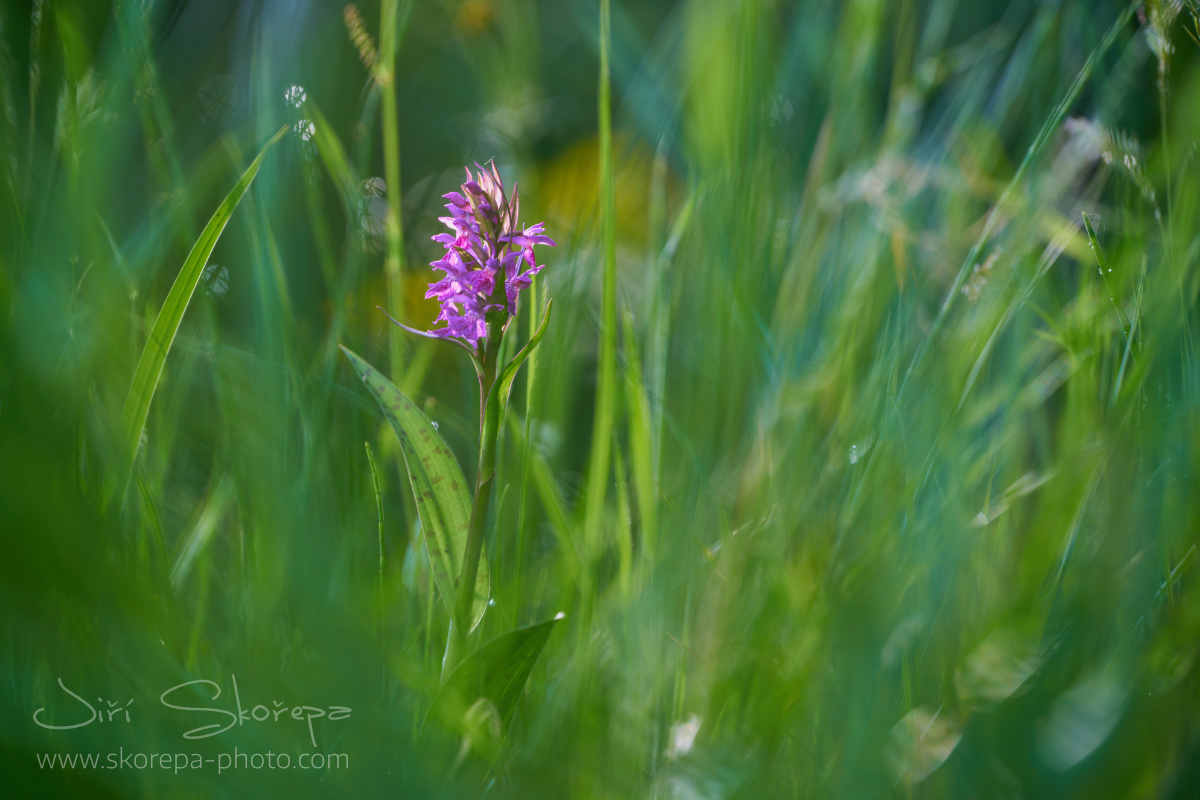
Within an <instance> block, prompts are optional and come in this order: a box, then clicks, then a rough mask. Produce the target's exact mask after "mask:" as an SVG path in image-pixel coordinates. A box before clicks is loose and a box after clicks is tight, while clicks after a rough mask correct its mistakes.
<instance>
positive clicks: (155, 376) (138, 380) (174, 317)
mask: <svg viewBox="0 0 1200 800" xmlns="http://www.w3.org/2000/svg"><path fill="white" fill-rule="evenodd" d="M287 130H288V126H286V125H285V126H283V127H282V128H280V129H279V132H278V133H276V134H275V135H274V136H273V137H271V140H270V141H269V142H267V143H266V145H264V146H263V149H262V150H261V151H259V154H258V157H257V158H255V159H254V161H253V162H252V163H251V164H250V166H249V167H248V168H247V169H246V171H245V172H243V173H242V177H241V178H239V179H238V182H237V183H236V184H235V185H234V187H233V189H232V190H230V192H229V194H228V195H226V197H225V199H224V200H223V201H221V205H220V206H218V207H217V210H216V211H215V212H214V213H213V215H212V218H211V219H209V221H208V224H207V225H205V226H204V230H203V231H202V232H201V233H200V238H199V239H197V240H196V243H195V244H194V245H192V251H191V252H190V253H188V256H187V259H186V260H184V262H183V268H182V269H180V270H179V275H178V276H177V277H176V278H175V283H174V284H172V285H171V291H170V292H169V293H168V294H167V299H166V302H164V303H163V307H162V309H161V310H160V311H159V312H158V319H156V320H155V321H154V328H153V330H151V331H150V338H149V339H148V340H146V347H145V348H144V349H143V350H142V357H141V358H140V359H139V360H138V365H137V371H136V372H135V373H134V375H133V384H132V385H131V386H130V387H129V396H128V397H126V398H125V408H124V410H123V411H122V412H121V430H122V434H123V440H124V443H125V446H126V455H127V458H128V460H129V466H130V469H132V467H133V459H134V456H135V455H136V454H137V449H138V444H139V442H140V441H141V438H142V429H143V428H145V426H146V417H147V416H148V415H149V413H150V401H151V400H153V399H154V391H155V389H157V388H158V382H159V379H160V378H161V377H162V370H163V365H164V364H165V363H166V360H167V353H169V352H170V350H171V344H172V343H173V342H174V341H175V334H176V332H177V331H178V330H179V323H180V322H181V321H182V320H183V312H185V311H186V310H187V307H188V303H189V302H190V301H191V299H192V294H193V293H194V292H195V291H196V285H197V284H198V283H199V282H200V276H201V275H202V274H204V267H205V266H206V265H207V264H208V257H209V256H210V255H211V254H212V251H213V247H214V246H215V245H216V243H217V239H219V238H221V232H222V231H224V230H225V225H226V223H228V222H229V218H230V217H231V216H232V215H233V210H234V209H235V208H237V204H238V202H239V201H240V200H241V199H242V196H243V195H244V194H246V190H247V189H249V188H250V184H251V182H253V180H254V176H256V175H257V174H258V169H259V167H260V166H262V161H263V156H265V155H266V154H267V151H268V150H269V149H271V145H273V144H275V143H276V142H278V141H279V139H280V137H282V136H283V134H284V133H286V132H287Z"/></svg>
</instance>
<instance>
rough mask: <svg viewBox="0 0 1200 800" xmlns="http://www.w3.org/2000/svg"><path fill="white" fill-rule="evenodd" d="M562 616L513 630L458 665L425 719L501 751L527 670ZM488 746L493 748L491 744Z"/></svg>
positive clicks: (522, 689)
mask: <svg viewBox="0 0 1200 800" xmlns="http://www.w3.org/2000/svg"><path fill="white" fill-rule="evenodd" d="M560 618H561V615H559V617H555V618H554V619H551V620H547V621H546V622H540V623H538V624H536V625H530V626H529V627H526V628H517V629H516V630H511V631H509V632H508V633H503V634H501V635H499V636H497V637H496V638H495V639H492V640H490V641H488V642H485V643H484V644H482V645H480V647H479V649H478V650H476V651H475V652H474V653H471V654H470V655H469V656H467V657H466V658H464V659H463V660H462V663H461V664H459V665H458V666H457V667H455V669H454V671H453V672H452V673H450V677H449V678H447V679H446V682H445V683H444V684H443V685H442V688H441V689H440V690H438V693H437V697H435V698H434V700H433V705H431V706H430V708H429V713H428V714H427V715H426V716H425V723H426V724H428V722H429V720H430V719H431V718H436V719H439V720H441V721H442V723H443V724H445V725H446V726H447V727H448V728H450V729H452V730H455V731H457V732H460V733H463V734H464V735H466V736H470V737H471V738H472V739H473V740H474V741H475V743H476V744H484V743H483V742H480V741H479V740H480V739H481V738H482V739H485V740H486V744H484V747H483V749H484V750H485V751H486V750H490V749H498V748H499V745H500V742H501V741H503V737H504V734H506V733H508V726H509V723H510V722H512V717H513V713H514V712H515V711H516V710H517V701H518V700H520V699H521V692H523V691H524V690H525V682H526V681H528V680H529V673H530V672H532V671H533V665H534V664H536V663H537V660H538V657H539V656H540V655H541V654H542V649H543V648H544V647H545V646H546V640H547V639H549V638H550V634H551V633H552V632H553V630H554V625H555V623H557V622H558V620H559V619H560ZM488 723H492V725H491V726H489V724H488ZM496 723H498V724H496ZM489 727H498V728H499V730H498V731H497V730H488V728H489ZM489 744H490V745H491V747H487V745H489Z"/></svg>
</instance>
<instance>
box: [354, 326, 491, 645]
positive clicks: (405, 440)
mask: <svg viewBox="0 0 1200 800" xmlns="http://www.w3.org/2000/svg"><path fill="white" fill-rule="evenodd" d="M342 352H343V353H345V354H346V357H347V358H349V359H350V363H351V364H352V365H354V371H355V372H357V373H358V376H359V377H360V378H362V381H363V383H365V384H366V385H367V388H368V389H370V390H371V394H373V395H374V396H375V400H376V401H377V402H378V403H379V407H380V408H382V409H383V413H384V415H385V416H387V418H388V422H390V423H392V428H393V429H394V430H395V431H396V436H397V437H398V438H399V439H400V451H401V453H403V455H404V465H405V466H406V467H407V468H408V479H409V482H410V483H411V484H412V490H413V498H414V499H415V500H416V502H417V513H418V514H420V517H421V529H422V530H423V531H424V532H425V539H426V544H427V546H428V550H429V563H430V566H431V567H432V568H433V577H434V580H435V581H436V583H437V587H438V593H439V594H440V595H441V596H442V602H443V603H445V605H446V611H447V613H449V614H450V619H454V618H455V614H454V601H455V597H456V596H457V592H456V591H455V586H456V584H457V582H458V576H459V575H460V574H462V560H463V553H464V552H465V550H466V546H467V530H468V528H469V526H470V524H471V495H470V493H469V492H468V491H467V481H466V479H465V478H464V477H463V473H462V469H461V468H460V467H459V466H458V462H457V461H455V460H454V454H453V453H452V452H450V448H449V447H448V446H447V445H446V442H445V441H444V440H443V439H442V437H441V434H439V433H438V432H437V428H435V427H433V423H432V422H430V421H429V418H428V417H426V416H425V415H424V414H423V413H421V410H420V409H419V408H417V406H416V404H415V403H413V401H411V400H409V399H408V397H406V396H405V395H404V393H403V392H401V391H400V390H399V389H397V388H396V387H395V385H394V384H393V383H392V382H391V381H389V380H388V379H387V378H385V377H384V376H383V375H381V374H380V373H379V371H378V370H376V369H375V368H373V367H372V366H371V365H370V364H368V363H367V362H366V361H364V360H363V359H361V358H359V356H358V355H356V354H355V353H354V352H352V351H351V350H350V349H348V348H346V347H345V346H343V347H342ZM480 561H481V563H480V565H479V572H478V574H477V575H476V578H475V598H474V600H473V601H472V603H471V627H470V630H475V626H476V625H478V624H479V620H480V619H482V618H483V612H484V611H485V610H486V608H487V599H488V591H489V589H490V582H489V577H488V568H487V556H486V555H485V556H484V557H483V558H482V559H480ZM469 632H470V631H468V633H469Z"/></svg>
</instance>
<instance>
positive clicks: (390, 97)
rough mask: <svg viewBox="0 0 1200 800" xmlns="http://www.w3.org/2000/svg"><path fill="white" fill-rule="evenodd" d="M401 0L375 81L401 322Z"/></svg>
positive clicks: (393, 289)
mask: <svg viewBox="0 0 1200 800" xmlns="http://www.w3.org/2000/svg"><path fill="white" fill-rule="evenodd" d="M398 6H399V3H398V2H397V0H384V2H383V6H382V10H381V12H382V20H381V22H382V25H381V28H380V38H379V45H380V46H379V63H378V64H377V66H376V75H375V80H376V82H377V83H378V84H379V89H380V92H381V94H382V95H383V172H384V182H385V183H386V184H387V189H386V191H387V203H388V214H387V243H388V251H387V260H386V261H385V262H384V266H383V272H384V276H385V277H386V279H387V294H388V305H390V306H391V309H392V313H393V314H395V315H396V317H397V318H398V319H404V308H403V306H404V228H403V223H402V221H401V205H402V202H403V198H402V196H401V194H400V123H399V115H398V114H397V112H396V85H395V84H396V82H395V75H396V40H397V38H398V37H397V33H398V32H397V27H398V19H397V17H398V13H397V12H398ZM391 335H392V341H391V373H392V380H393V381H395V382H396V383H400V382H401V378H402V377H403V372H402V365H403V353H404V339H403V334H402V333H401V332H400V330H399V329H398V328H396V329H393V330H392V334H391Z"/></svg>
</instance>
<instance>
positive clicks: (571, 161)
mask: <svg viewBox="0 0 1200 800" xmlns="http://www.w3.org/2000/svg"><path fill="white" fill-rule="evenodd" d="M599 164H600V148H599V143H598V141H597V139H596V138H595V137H592V138H589V139H584V140H581V141H579V142H577V143H576V144H574V145H572V146H571V147H570V148H568V149H567V150H566V151H564V152H563V153H562V154H560V155H559V156H558V157H556V158H554V159H553V160H551V161H550V162H549V163H547V164H546V165H545V166H544V167H543V168H542V171H541V175H540V180H539V184H540V186H542V187H544V191H545V195H544V200H545V205H546V217H547V220H546V221H547V226H546V229H547V230H550V231H555V232H556V233H557V232H561V233H562V234H564V237H563V238H565V237H566V234H567V233H568V232H576V233H585V232H587V231H588V230H591V229H593V228H594V226H597V225H599V222H600V209H599V192H600V169H599ZM653 167H654V154H653V153H652V152H651V151H650V148H648V147H646V146H645V145H644V144H642V143H641V142H640V141H636V140H632V139H631V138H630V137H629V136H625V135H621V134H617V135H616V136H615V137H614V141H613V173H614V174H613V177H614V179H615V182H616V186H615V189H616V201H617V203H616V205H617V241H618V242H620V243H621V245H623V246H626V247H628V246H631V245H632V246H637V247H644V246H645V243H646V232H647V231H646V229H647V222H648V215H649V196H650V176H651V173H652V171H653ZM670 186H671V180H670V179H669V178H668V187H670ZM669 194H672V193H669ZM668 205H670V203H668ZM560 241H561V239H560Z"/></svg>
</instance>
